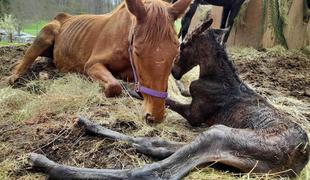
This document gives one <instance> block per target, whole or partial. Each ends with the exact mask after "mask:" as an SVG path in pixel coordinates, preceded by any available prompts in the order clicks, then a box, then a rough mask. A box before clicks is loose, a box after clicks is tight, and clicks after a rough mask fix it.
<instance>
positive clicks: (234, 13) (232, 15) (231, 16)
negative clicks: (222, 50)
mask: <svg viewBox="0 0 310 180" xmlns="http://www.w3.org/2000/svg"><path fill="white" fill-rule="evenodd" d="M242 4H243V3H238V4H236V5H233V7H232V9H231V11H230V13H229V17H228V20H227V27H228V28H229V29H228V31H227V32H226V34H225V36H224V38H223V44H226V42H227V40H228V38H229V35H230V32H231V29H232V27H233V25H234V21H235V18H236V16H237V15H238V13H239V11H240V8H241V6H242Z"/></svg>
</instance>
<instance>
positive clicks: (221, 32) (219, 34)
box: [212, 27, 230, 44]
mask: <svg viewBox="0 0 310 180" xmlns="http://www.w3.org/2000/svg"><path fill="white" fill-rule="evenodd" d="M229 29H230V28H229V27H228V28H225V29H212V31H213V33H214V34H215V38H216V41H217V42H218V43H220V44H222V43H223V37H224V36H225V34H226V33H227V32H228V31H229Z"/></svg>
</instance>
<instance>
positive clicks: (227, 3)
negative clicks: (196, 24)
mask: <svg viewBox="0 0 310 180" xmlns="http://www.w3.org/2000/svg"><path fill="white" fill-rule="evenodd" d="M176 1H177V0H171V2H173V3H174V2H176ZM244 1H245V0H194V2H193V3H192V4H191V5H190V8H189V10H188V11H187V12H186V13H185V15H184V17H183V18H182V21H181V24H182V26H181V30H180V32H179V37H181V38H182V40H183V39H184V38H185V36H186V34H187V32H188V29H189V26H190V24H191V21H192V18H193V16H194V14H195V12H196V10H197V8H198V6H199V4H201V5H208V4H210V5H215V6H222V7H223V14H222V21H221V28H222V29H224V28H229V31H227V33H226V34H225V35H224V38H223V44H225V43H226V42H227V40H228V37H229V34H230V31H231V28H232V26H233V24H234V20H235V18H236V16H237V15H238V13H239V11H240V8H241V6H242V4H243V3H244Z"/></svg>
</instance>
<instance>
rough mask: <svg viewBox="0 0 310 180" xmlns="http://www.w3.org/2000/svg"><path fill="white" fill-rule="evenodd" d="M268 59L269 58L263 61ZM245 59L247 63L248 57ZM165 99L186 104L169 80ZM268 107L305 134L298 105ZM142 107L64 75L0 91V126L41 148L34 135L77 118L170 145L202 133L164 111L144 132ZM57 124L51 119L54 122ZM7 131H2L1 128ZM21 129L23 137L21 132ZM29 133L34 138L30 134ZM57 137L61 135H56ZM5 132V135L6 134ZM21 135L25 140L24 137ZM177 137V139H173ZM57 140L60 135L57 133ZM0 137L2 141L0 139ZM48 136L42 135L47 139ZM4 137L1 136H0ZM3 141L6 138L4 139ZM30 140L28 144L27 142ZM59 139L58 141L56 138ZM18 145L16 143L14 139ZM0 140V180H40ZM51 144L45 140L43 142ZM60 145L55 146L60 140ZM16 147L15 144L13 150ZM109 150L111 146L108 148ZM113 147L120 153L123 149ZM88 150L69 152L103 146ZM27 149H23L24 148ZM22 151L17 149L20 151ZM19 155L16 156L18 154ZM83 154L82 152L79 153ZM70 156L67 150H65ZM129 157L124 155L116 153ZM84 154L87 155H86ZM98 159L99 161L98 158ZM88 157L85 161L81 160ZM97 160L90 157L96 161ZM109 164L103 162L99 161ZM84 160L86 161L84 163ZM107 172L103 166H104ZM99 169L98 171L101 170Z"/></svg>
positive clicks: (248, 178) (228, 177) (239, 52)
mask: <svg viewBox="0 0 310 180" xmlns="http://www.w3.org/2000/svg"><path fill="white" fill-rule="evenodd" d="M231 51H232V52H233V55H234V56H235V57H245V58H246V59H247V58H248V59H249V60H253V59H255V57H262V56H271V55H272V56H276V55H277V54H281V56H289V55H295V54H294V53H293V52H285V51H283V50H282V49H281V48H274V49H268V50H266V52H259V51H256V50H254V49H233V50H231ZM268 54H269V55H268ZM247 56H249V57H247ZM197 75H198V69H197V68H195V69H193V70H192V71H191V72H190V73H188V74H186V76H185V81H186V83H187V84H188V83H189V82H190V81H192V80H193V79H196V78H197ZM169 95H170V96H171V97H172V98H173V99H178V100H179V101H188V100H189V99H187V98H184V97H182V96H181V95H180V93H179V91H177V87H176V85H175V82H174V81H173V80H172V79H170V80H169ZM270 100H271V102H272V103H273V104H274V105H275V106H277V108H279V109H281V110H284V111H286V112H288V113H290V114H291V115H293V116H294V117H296V118H299V119H301V120H303V121H304V122H305V123H304V124H303V126H304V127H306V129H307V130H309V129H310V125H309V123H308V122H307V118H305V117H303V115H302V113H304V112H307V111H309V109H308V108H309V107H307V106H305V104H304V103H303V102H302V101H300V100H297V99H294V98H288V97H279V96H277V97H275V98H270ZM140 107H141V102H139V101H137V100H134V99H132V98H129V97H128V96H126V93H124V94H123V95H122V96H121V97H119V98H111V99H107V98H105V97H104V96H103V94H102V90H101V87H100V85H99V84H98V83H96V82H92V81H90V80H89V79H88V78H86V77H84V76H80V75H76V74H66V75H65V76H63V77H61V78H57V79H51V80H46V81H44V80H33V81H30V82H28V83H27V84H26V85H25V87H23V88H12V87H4V88H2V89H0V109H1V111H0V125H1V127H6V126H10V125H11V126H13V128H14V127H15V128H17V129H18V131H16V132H14V133H13V135H12V136H9V138H15V136H17V135H18V134H20V133H22V135H23V138H22V141H23V142H24V141H31V140H32V139H31V138H33V139H34V140H33V141H36V143H38V142H40V140H41V139H44V138H46V137H41V136H40V134H37V133H38V132H37V131H44V129H53V128H55V127H57V128H58V129H62V128H63V126H64V124H72V122H71V121H70V117H73V116H75V115H76V114H81V115H83V116H86V117H91V119H93V120H96V121H97V122H98V123H100V124H104V125H107V126H109V125H111V124H114V123H115V122H116V121H125V122H134V123H135V126H136V127H138V128H137V129H134V130H132V131H129V132H126V133H127V134H132V135H135V136H145V135H148V136H150V135H152V134H154V132H155V133H157V134H156V135H157V136H160V137H163V138H165V139H169V140H180V139H178V138H180V137H183V139H181V141H191V140H192V139H193V138H195V137H196V136H197V135H198V133H199V132H201V131H202V130H203V129H194V130H193V129H191V128H189V127H188V126H187V124H186V123H185V121H184V120H183V119H182V118H181V117H180V116H179V115H177V114H176V113H173V112H171V111H168V113H167V118H166V119H167V120H166V121H165V122H163V123H162V124H159V125H157V126H149V125H148V124H146V123H145V122H144V121H143V120H142V119H141V110H140ZM52 116H56V117H57V118H58V119H59V120H58V121H57V120H55V118H52ZM42 117H46V119H47V122H41V124H40V123H39V124H37V125H36V126H34V127H32V126H31V127H30V128H33V129H29V130H28V129H27V128H29V127H28V126H26V125H25V123H27V122H30V121H39V120H41V118H42ZM57 118H56V119H57ZM2 125H6V126H2ZM23 129H24V131H25V132H24V131H23ZM67 130H68V134H65V135H63V136H69V137H70V136H73V135H72V134H70V133H71V132H72V127H70V128H68V129H67ZM32 131H33V132H32ZM60 132H62V131H60ZM6 133H7V131H6V132H5V133H4V134H6ZM23 133H25V134H23ZM50 134H51V137H52V139H55V136H56V137H57V135H58V134H59V133H58V134H57V133H55V132H53V133H50ZM176 134H177V135H176ZM60 135H62V134H61V133H60ZM1 136H2V135H1ZM46 136H47V134H46ZM3 137H4V135H3ZM6 137H7V135H6ZM30 137H31V138H30ZM58 138H59V137H58ZM81 138H82V137H81ZM17 139H18V138H17ZM1 140H2V138H1V137H0V152H1V154H0V179H12V178H14V175H15V174H14V172H15V173H16V172H17V173H18V172H20V171H22V172H23V176H22V177H21V178H22V179H38V178H40V179H43V178H44V176H42V175H41V174H36V173H30V172H28V171H26V172H25V170H24V169H25V164H26V162H25V161H26V160H25V159H26V158H25V157H26V156H27V153H28V152H27V151H29V150H28V149H25V148H24V146H26V145H28V144H26V145H24V144H23V145H21V144H19V143H21V142H17V141H16V142H15V141H13V142H12V141H3V142H2V141H1ZM50 141H51V140H50V139H49V140H48V142H50ZM59 141H60V140H59ZM14 143H16V144H14ZM29 143H30V144H31V145H32V146H34V147H35V148H38V147H41V146H42V145H45V144H39V145H38V144H34V143H35V142H29ZM110 144H111V142H110ZM113 144H118V145H117V146H118V147H119V148H120V149H122V147H123V146H122V143H115V142H114V143H113ZM52 145H53V148H55V151H56V152H57V151H58V149H57V148H59V144H57V143H55V144H52ZM90 146H91V147H89V148H90V149H89V150H88V151H86V150H87V149H86V150H85V149H79V150H77V151H74V150H72V153H73V154H79V155H81V156H86V155H89V154H92V155H93V156H94V154H95V153H96V152H98V151H100V150H101V151H102V149H100V148H101V147H102V146H105V144H104V141H98V140H97V141H95V142H94V143H93V144H91V145H90ZM26 147H28V146H26ZM20 148H21V149H20ZM18 149H19V150H18ZM83 150H84V151H86V152H83ZM70 151H71V149H70ZM121 152H124V153H128V152H125V151H121ZM85 154H86V155H85ZM99 155H100V156H102V155H101V154H100V152H99ZM75 157H76V156H73V157H72V156H70V157H68V158H63V159H68V160H67V161H66V162H67V163H68V164H70V163H71V165H75V166H84V163H85V162H83V161H81V162H79V161H77V162H76V159H74V158H75ZM86 157H87V156H86ZM95 158H96V156H94V157H93V160H95ZM103 158H108V157H103ZM130 158H131V159H132V162H133V164H134V165H135V166H142V165H143V164H145V163H149V160H147V159H143V158H142V157H141V156H138V155H130ZM88 160H89V159H88ZM103 167H106V166H103ZM103 167H99V165H98V168H103ZM279 178H280V179H285V178H281V177H278V176H277V175H276V174H257V175H253V174H232V173H228V172H220V171H217V170H214V169H213V168H209V167H206V168H203V169H198V168H197V169H196V170H195V171H194V172H192V173H190V174H189V175H188V176H187V177H186V178H185V179H188V180H192V179H195V180H196V179H206V180H213V179H214V180H215V179H222V180H258V179H264V180H273V179H279ZM309 178H310V166H309V165H308V166H306V167H305V169H304V170H303V171H302V173H301V174H300V176H299V177H298V178H296V179H298V180H304V179H309Z"/></svg>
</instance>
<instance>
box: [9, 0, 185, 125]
mask: <svg viewBox="0 0 310 180" xmlns="http://www.w3.org/2000/svg"><path fill="white" fill-rule="evenodd" d="M190 2H191V0H180V1H178V2H176V3H174V4H169V3H167V2H164V1H161V0H126V1H125V3H122V4H121V5H119V6H118V7H117V8H116V10H114V11H113V12H112V13H109V14H105V15H78V16H71V15H69V14H65V13H60V14H58V15H57V16H56V17H55V18H54V20H53V21H51V22H50V23H48V24H47V25H46V26H45V27H44V28H43V29H42V30H41V32H40V33H39V35H38V36H37V38H36V39H35V41H34V43H33V44H32V45H31V46H30V47H29V49H28V50H27V52H26V54H25V56H24V58H23V59H22V61H21V63H19V65H17V66H16V67H15V70H14V71H13V74H12V75H11V76H10V77H8V78H7V82H8V83H14V81H16V80H17V79H18V78H19V77H20V76H21V75H22V74H24V73H25V72H26V71H27V69H28V68H29V67H30V66H31V64H32V63H33V62H34V61H35V59H36V58H37V57H38V56H45V57H50V58H53V61H54V63H55V65H56V67H57V68H58V69H60V70H61V71H63V72H78V73H82V74H86V75H89V76H90V77H91V78H92V79H94V80H97V81H98V82H99V83H101V84H102V85H103V86H104V88H105V91H104V93H105V95H106V96H107V97H113V96H118V95H120V94H121V91H122V86H121V85H120V83H119V82H118V81H117V80H116V79H115V77H114V76H117V77H119V78H121V79H123V80H126V81H132V80H134V74H133V71H132V66H133V67H134V69H135V72H136V74H137V79H138V82H139V83H140V85H141V88H142V87H143V88H146V89H148V90H147V91H146V92H143V91H142V90H141V93H142V95H143V98H144V117H145V119H146V120H147V121H152V122H161V121H162V120H163V117H164V112H165V98H164V97H162V96H161V97H156V93H157V94H158V92H159V93H162V94H164V95H166V91H167V86H168V77H169V74H170V72H171V68H172V63H173V59H174V57H175V56H176V55H177V53H178V45H179V43H178V38H177V34H176V31H175V28H174V21H175V20H176V19H177V18H178V17H179V16H180V15H181V14H183V13H184V11H185V10H186V8H187V7H188V6H189V4H190ZM129 46H130V47H131V51H130V52H129V51H128V48H129ZM131 61H132V66H131ZM150 91H151V92H150ZM154 92H155V93H154ZM154 94H155V96H154Z"/></svg>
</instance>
